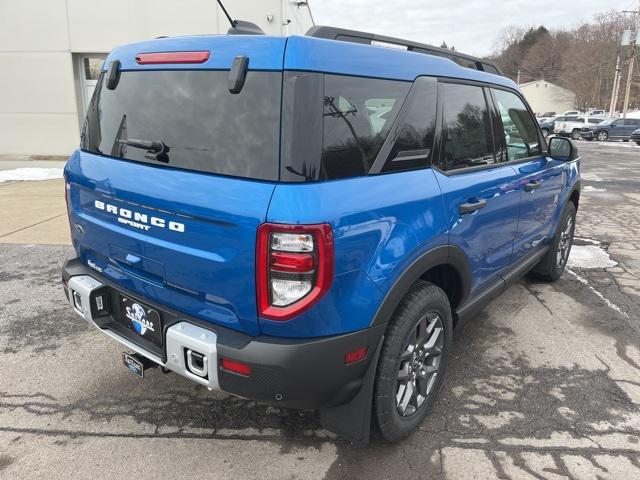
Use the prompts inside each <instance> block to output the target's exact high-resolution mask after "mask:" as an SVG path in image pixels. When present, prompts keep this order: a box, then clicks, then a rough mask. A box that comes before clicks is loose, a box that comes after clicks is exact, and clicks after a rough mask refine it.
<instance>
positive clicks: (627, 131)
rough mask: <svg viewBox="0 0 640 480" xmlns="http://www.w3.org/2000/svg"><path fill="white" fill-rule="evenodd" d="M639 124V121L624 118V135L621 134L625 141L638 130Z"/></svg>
mask: <svg viewBox="0 0 640 480" xmlns="http://www.w3.org/2000/svg"><path fill="white" fill-rule="evenodd" d="M639 124H640V120H636V119H635V118H625V119H624V133H623V134H622V136H623V138H625V139H627V138H630V137H631V134H632V133H633V132H635V131H636V130H637V129H638V125H639Z"/></svg>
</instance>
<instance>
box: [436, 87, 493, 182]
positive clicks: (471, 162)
mask: <svg viewBox="0 0 640 480" xmlns="http://www.w3.org/2000/svg"><path fill="white" fill-rule="evenodd" d="M442 86H443V91H444V94H443V123H442V127H443V128H442V134H443V141H444V156H443V158H442V161H441V164H440V168H442V169H443V170H457V169H461V168H465V167H475V166H480V165H490V164H492V163H494V162H495V156H494V146H493V133H492V130H491V118H490V116H489V110H488V108H487V102H486V100H485V96H484V92H483V90H482V88H481V87H475V86H471V85H458V84H451V83H445V84H443V85H442Z"/></svg>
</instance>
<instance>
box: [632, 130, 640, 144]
mask: <svg viewBox="0 0 640 480" xmlns="http://www.w3.org/2000/svg"><path fill="white" fill-rule="evenodd" d="M631 140H632V141H634V142H636V143H637V144H638V145H640V128H639V129H638V130H635V131H634V132H633V133H632V134H631Z"/></svg>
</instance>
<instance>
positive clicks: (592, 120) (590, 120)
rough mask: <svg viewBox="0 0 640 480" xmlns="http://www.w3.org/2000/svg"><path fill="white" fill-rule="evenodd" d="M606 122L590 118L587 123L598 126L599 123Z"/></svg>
mask: <svg viewBox="0 0 640 480" xmlns="http://www.w3.org/2000/svg"><path fill="white" fill-rule="evenodd" d="M603 121H604V120H603V119H602V118H589V119H587V122H589V123H593V124H596V125H597V124H598V123H602V122H603Z"/></svg>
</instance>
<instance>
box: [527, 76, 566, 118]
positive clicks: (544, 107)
mask: <svg viewBox="0 0 640 480" xmlns="http://www.w3.org/2000/svg"><path fill="white" fill-rule="evenodd" d="M520 89H521V90H522V93H524V96H525V98H526V99H527V101H528V102H529V105H531V108H532V110H533V111H534V112H535V113H537V114H542V113H545V112H556V113H557V114H561V113H562V112H566V111H567V110H573V109H574V107H575V102H576V94H575V93H573V92H572V91H570V90H567V89H565V88H562V87H559V86H558V85H555V84H553V83H550V82H547V81H546V80H535V81H533V82H527V83H522V84H520Z"/></svg>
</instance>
